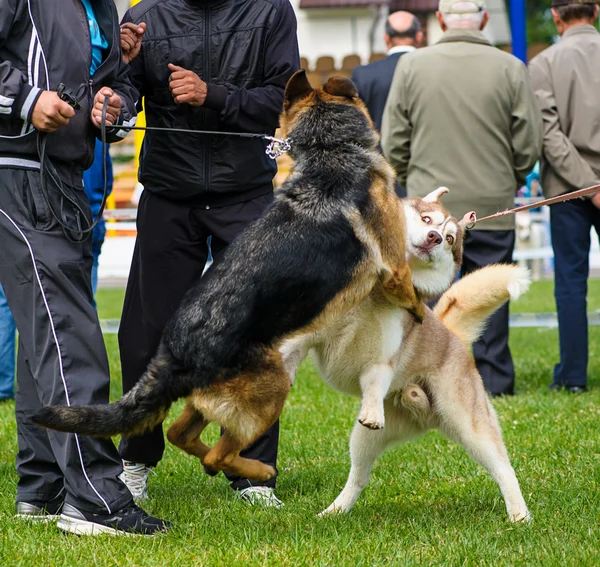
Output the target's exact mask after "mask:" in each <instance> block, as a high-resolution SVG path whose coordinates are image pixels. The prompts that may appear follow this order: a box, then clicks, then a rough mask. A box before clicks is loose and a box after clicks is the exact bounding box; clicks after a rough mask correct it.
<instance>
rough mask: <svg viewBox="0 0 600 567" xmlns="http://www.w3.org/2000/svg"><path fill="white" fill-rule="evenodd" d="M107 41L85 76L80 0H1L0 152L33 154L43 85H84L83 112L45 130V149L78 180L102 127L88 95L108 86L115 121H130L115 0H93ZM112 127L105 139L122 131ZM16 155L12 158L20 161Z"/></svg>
mask: <svg viewBox="0 0 600 567" xmlns="http://www.w3.org/2000/svg"><path fill="white" fill-rule="evenodd" d="M93 6H94V10H95V13H96V17H97V20H98V23H99V25H100V27H101V29H102V31H103V32H104V34H105V36H106V39H107V40H108V42H109V48H108V51H107V55H106V56H105V59H104V61H103V62H102V64H101V65H100V66H99V67H98V69H97V71H96V73H95V74H94V76H93V78H92V79H90V61H91V57H92V48H91V44H90V32H89V25H88V21H87V17H86V15H85V10H84V7H83V4H82V3H81V1H80V0H0V158H2V163H4V164H7V163H9V164H10V162H11V159H13V158H18V159H27V160H37V159H38V151H37V134H38V133H37V130H35V129H34V128H33V126H32V125H31V123H30V120H31V114H32V112H33V108H34V106H35V103H36V102H37V99H38V98H39V96H40V94H41V92H42V91H43V90H56V89H57V87H58V85H59V84H60V83H64V84H65V85H66V86H67V87H69V88H71V89H73V91H78V89H79V88H80V87H81V88H82V89H83V91H82V92H83V94H84V98H83V100H82V101H81V110H79V111H77V113H76V115H75V117H74V118H72V119H71V121H70V122H69V124H68V126H66V127H63V128H59V129H58V130H57V131H56V132H54V133H52V134H49V135H48V142H47V152H48V156H49V157H50V158H51V159H52V161H53V163H54V164H55V165H56V166H57V167H58V168H59V169H61V170H63V171H65V170H66V171H71V172H72V173H73V175H75V176H76V177H79V179H80V178H81V172H82V171H83V170H84V169H87V168H88V167H89V166H90V165H91V163H92V161H93V158H94V142H95V137H96V136H99V132H100V130H99V129H98V128H96V127H95V126H94V125H93V124H92V122H91V119H90V110H91V103H92V100H93V96H94V95H95V94H96V92H97V91H98V90H99V89H100V88H101V87H102V86H110V87H111V88H112V89H114V90H115V91H116V92H117V93H118V94H119V95H120V96H121V98H122V99H123V103H124V108H123V110H122V114H121V117H120V119H119V123H122V122H126V123H128V124H132V123H133V122H134V121H135V118H134V117H135V115H136V110H135V97H136V96H137V94H136V92H135V90H134V89H133V88H132V86H131V83H130V82H129V80H128V78H127V73H126V70H127V66H126V65H124V64H123V62H122V59H121V49H120V41H119V26H118V16H117V11H116V8H115V5H114V2H113V1H112V0H93ZM125 134H126V133H125V132H121V136H119V135H117V133H116V132H115V131H114V130H113V131H112V133H111V135H110V136H109V140H110V141H115V140H117V139H120V138H121V137H123V136H124V135H125ZM18 159H17V162H18Z"/></svg>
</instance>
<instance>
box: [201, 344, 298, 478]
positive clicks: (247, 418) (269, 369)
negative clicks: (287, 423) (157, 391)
mask: <svg viewBox="0 0 600 567" xmlns="http://www.w3.org/2000/svg"><path fill="white" fill-rule="evenodd" d="M289 391H290V379H289V377H288V374H287V372H286V371H285V369H284V366H283V363H282V360H281V355H280V354H279V353H278V352H270V353H266V354H265V355H264V358H263V360H262V364H260V365H259V366H257V367H256V369H255V370H253V371H252V372H245V373H242V374H240V375H238V376H236V377H235V378H232V379H230V380H226V381H223V382H220V383H217V384H215V385H213V386H212V387H211V388H210V389H207V390H205V391H203V392H201V393H197V394H196V397H195V400H194V403H195V405H196V407H198V406H200V407H205V408H207V411H205V412H204V413H205V415H206V416H207V417H209V418H210V419H211V420H213V421H216V422H218V423H219V424H220V425H221V427H223V428H224V430H225V431H224V432H223V434H222V435H221V439H220V440H219V442H218V443H217V444H216V445H215V446H214V447H213V448H212V449H211V450H210V452H209V453H208V454H207V455H206V457H205V458H204V461H203V462H204V465H205V466H207V467H209V468H211V469H214V470H222V471H226V472H230V473H232V474H235V475H238V476H241V477H242V478H248V479H250V480H256V481H266V480H269V479H271V478H273V477H274V476H275V474H276V471H275V469H274V468H273V467H272V466H270V465H267V464H265V463H261V462H260V461H257V460H254V459H245V458H242V457H240V456H239V453H240V451H241V450H242V449H243V448H244V447H247V446H248V445H250V444H251V443H253V442H254V441H255V440H256V439H258V438H259V437H260V436H261V435H262V434H263V433H264V432H265V431H266V430H267V429H268V428H269V427H271V425H273V423H275V422H276V421H277V419H278V418H279V416H280V415H281V412H282V410H283V406H284V404H285V400H286V398H287V395H288V394H289Z"/></svg>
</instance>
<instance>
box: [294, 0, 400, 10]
mask: <svg viewBox="0 0 600 567" xmlns="http://www.w3.org/2000/svg"><path fill="white" fill-rule="evenodd" d="M387 4H389V0H300V8H352V7H363V6H382V5H384V6H385V5H387Z"/></svg>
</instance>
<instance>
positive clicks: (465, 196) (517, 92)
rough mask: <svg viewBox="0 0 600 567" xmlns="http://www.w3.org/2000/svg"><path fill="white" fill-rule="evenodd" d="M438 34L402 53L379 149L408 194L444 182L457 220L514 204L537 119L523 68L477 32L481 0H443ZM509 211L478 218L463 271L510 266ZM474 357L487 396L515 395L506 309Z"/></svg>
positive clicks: (533, 157)
mask: <svg viewBox="0 0 600 567" xmlns="http://www.w3.org/2000/svg"><path fill="white" fill-rule="evenodd" d="M437 18H438V21H439V22H440V26H441V27H442V30H443V31H444V35H443V36H442V38H441V39H440V40H439V41H438V43H436V44H435V45H432V46H429V47H425V48H423V49H418V50H417V51H415V52H413V53H408V54H406V55H404V56H402V58H401V59H400V62H399V63H398V66H397V67H396V71H395V74H394V78H393V80H392V86H391V89H390V94H389V96H388V99H387V104H386V109H385V112H384V115H383V125H382V132H381V146H382V148H383V151H384V153H385V155H386V157H387V158H388V159H389V160H390V163H391V164H392V166H393V167H394V168H395V169H396V172H397V174H398V181H399V183H400V185H403V186H404V187H406V190H407V192H408V196H409V197H424V196H425V195H427V193H429V192H430V191H432V190H434V189H435V188H436V187H439V186H440V185H445V186H447V187H448V188H449V189H450V193H449V194H448V195H447V196H446V197H444V205H445V206H446V207H447V208H448V209H449V210H450V212H451V213H452V214H453V215H454V216H455V217H457V218H462V216H463V215H464V214H465V213H466V212H467V211H470V210H475V211H476V212H477V216H478V217H483V216H486V215H489V214H492V213H496V212H498V211H502V210H504V209H509V208H512V207H513V206H514V200H515V195H516V191H517V189H518V188H519V187H520V186H521V185H523V184H524V183H525V176H526V175H527V174H528V173H529V172H530V171H531V169H532V168H533V166H534V164H535V163H536V161H537V159H538V158H539V155H540V152H541V144H542V121H541V115H540V111H539V109H538V107H537V104H536V101H535V97H534V95H533V91H532V89H531V85H530V82H529V77H528V76H527V69H526V68H525V65H523V63H522V62H521V61H519V60H518V59H517V58H516V57H514V56H512V55H510V54H508V53H505V52H503V51H501V50H500V49H496V48H495V47H494V46H493V45H492V44H491V43H490V42H489V41H488V40H487V38H486V37H485V35H483V33H482V30H483V29H484V28H485V26H486V24H487V22H488V19H489V14H488V12H487V10H486V6H485V2H484V1H483V0H464V1H460V0H441V1H440V3H439V11H438V12H437ZM514 228H515V225H514V216H512V215H509V216H505V217H501V218H499V219H495V220H493V221H486V222H482V223H480V224H477V225H476V226H475V227H474V230H470V231H469V232H468V233H467V234H466V237H465V241H464V255H463V263H462V266H461V273H462V274H463V275H466V274H467V273H469V272H471V271H473V270H475V269H477V268H480V267H482V266H485V265H487V264H494V263H498V262H510V261H511V260H512V253H513V249H514V244H515V230H514ZM473 353H474V356H475V361H476V363H477V369H478V370H479V372H480V374H481V376H482V378H483V383H484V384H485V387H486V389H487V390H488V391H489V392H490V393H491V394H492V395H493V396H499V395H506V394H513V393H514V382H515V371H514V365H513V361H512V356H511V353H510V348H509V345H508V306H504V307H503V308H501V309H499V310H498V311H497V312H496V313H495V314H494V315H493V316H492V317H491V318H490V323H489V325H488V327H487V329H486V331H485V333H484V335H483V337H482V338H481V339H479V340H478V341H477V342H476V343H475V344H474V345H473Z"/></svg>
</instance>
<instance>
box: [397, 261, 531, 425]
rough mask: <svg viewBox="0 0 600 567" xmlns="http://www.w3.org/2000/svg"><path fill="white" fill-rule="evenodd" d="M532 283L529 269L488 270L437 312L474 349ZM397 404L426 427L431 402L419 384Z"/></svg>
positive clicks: (464, 283)
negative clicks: (501, 310)
mask: <svg viewBox="0 0 600 567" xmlns="http://www.w3.org/2000/svg"><path fill="white" fill-rule="evenodd" d="M530 283H531V280H530V275H529V271H528V270H526V269H525V268H521V267H519V266H515V265H512V264H496V265H492V266H486V267H484V268H481V269H479V270H477V271H475V272H472V273H470V274H469V275H467V276H465V277H464V278H462V279H460V280H459V281H457V282H456V283H455V284H454V285H452V287H451V288H450V289H449V290H448V291H447V292H446V293H444V295H442V297H441V299H440V300H439V302H438V304H437V305H436V306H435V308H434V310H433V312H434V313H435V315H437V316H438V317H439V318H440V319H441V320H442V322H443V323H444V325H445V326H446V327H447V328H448V329H449V330H450V331H452V332H453V333H454V334H455V335H457V336H458V338H459V339H460V340H461V341H462V342H463V343H464V344H465V345H466V346H467V347H470V346H471V345H472V344H473V342H474V341H476V340H477V339H478V338H479V337H480V336H481V334H482V333H483V331H484V329H485V324H486V322H487V320H488V318H489V317H490V316H491V315H492V314H493V313H494V312H495V311H496V310H498V309H499V308H500V307H501V306H502V305H504V303H506V302H507V301H508V300H509V299H517V298H518V297H520V296H521V295H522V294H523V293H525V292H526V291H527V289H528V288H529V284H530ZM394 402H395V404H396V405H397V406H401V407H403V408H404V409H406V410H407V411H408V412H410V413H411V414H412V416H413V418H414V419H415V420H416V421H417V422H419V423H422V424H425V423H426V422H427V420H428V419H429V417H430V415H431V400H430V399H429V396H428V395H427V393H426V392H425V391H424V390H423V389H422V388H421V386H419V385H417V384H408V385H407V386H406V387H405V388H404V389H403V390H402V392H399V394H398V395H397V396H396V399H395V401H394Z"/></svg>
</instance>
